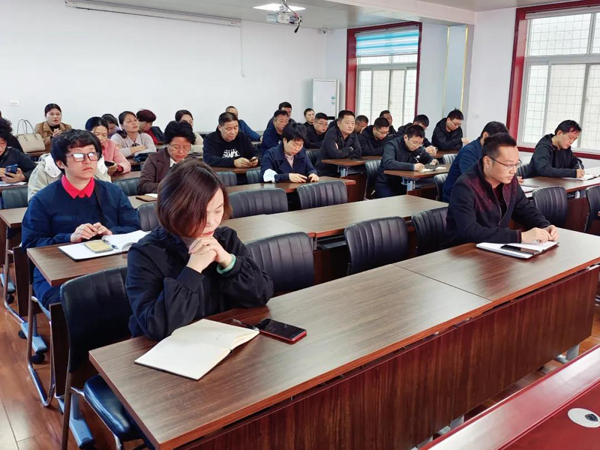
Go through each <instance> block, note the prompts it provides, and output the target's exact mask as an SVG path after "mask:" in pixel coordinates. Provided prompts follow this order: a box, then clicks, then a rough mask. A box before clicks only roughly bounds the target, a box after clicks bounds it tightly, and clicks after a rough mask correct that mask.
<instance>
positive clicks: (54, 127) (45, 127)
mask: <svg viewBox="0 0 600 450" xmlns="http://www.w3.org/2000/svg"><path fill="white" fill-rule="evenodd" d="M44 114H45V115H46V121H45V122H42V123H38V124H37V125H36V126H35V132H36V133H38V134H39V135H40V136H42V139H43V140H44V145H45V146H46V151H47V152H50V147H51V146H52V139H54V138H55V137H58V136H60V135H61V134H62V133H63V132H65V131H67V130H70V129H71V128H72V127H71V125H67V124H66V123H63V122H62V109H60V106H58V105H57V104H56V103H50V104H48V105H46V107H45V108H44Z"/></svg>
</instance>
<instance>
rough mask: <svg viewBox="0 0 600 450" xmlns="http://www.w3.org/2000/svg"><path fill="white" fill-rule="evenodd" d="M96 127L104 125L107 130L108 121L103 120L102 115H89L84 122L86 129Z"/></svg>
mask: <svg viewBox="0 0 600 450" xmlns="http://www.w3.org/2000/svg"><path fill="white" fill-rule="evenodd" d="M96 127H104V128H106V129H107V130H108V122H107V121H106V120H104V119H103V118H102V117H97V116H94V117H90V118H89V119H88V120H87V122H86V123H85V129H86V130H87V131H92V130H93V129H94V128H96Z"/></svg>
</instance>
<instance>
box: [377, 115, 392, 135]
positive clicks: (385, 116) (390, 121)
mask: <svg viewBox="0 0 600 450" xmlns="http://www.w3.org/2000/svg"><path fill="white" fill-rule="evenodd" d="M379 117H383V118H384V119H385V120H387V121H388V123H389V124H390V136H394V135H395V134H396V129H395V128H394V126H393V125H392V124H393V123H394V118H393V117H392V113H391V112H389V111H388V110H387V109H385V110H383V111H381V112H380V113H379Z"/></svg>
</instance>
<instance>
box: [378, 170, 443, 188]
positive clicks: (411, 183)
mask: <svg viewBox="0 0 600 450" xmlns="http://www.w3.org/2000/svg"><path fill="white" fill-rule="evenodd" d="M439 167H443V169H436V170H432V171H430V172H418V171H414V170H385V171H384V172H383V173H385V174H386V175H391V176H393V177H402V183H403V184H405V185H406V190H408V191H412V190H414V189H415V184H416V181H417V180H424V179H427V178H433V177H435V176H436V175H439V174H442V173H448V171H449V170H450V166H449V165H440V166H439Z"/></svg>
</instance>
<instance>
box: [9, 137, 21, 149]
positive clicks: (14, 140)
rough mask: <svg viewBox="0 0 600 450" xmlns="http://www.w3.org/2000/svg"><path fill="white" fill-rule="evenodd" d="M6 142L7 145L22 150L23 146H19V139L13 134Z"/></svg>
mask: <svg viewBox="0 0 600 450" xmlns="http://www.w3.org/2000/svg"><path fill="white" fill-rule="evenodd" d="M7 144H8V146H9V147H13V148H16V149H17V150H19V151H21V152H22V151H23V147H21V143H20V142H19V140H18V139H17V138H16V137H15V136H13V135H12V134H11V135H10V136H9V137H8V141H7Z"/></svg>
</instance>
